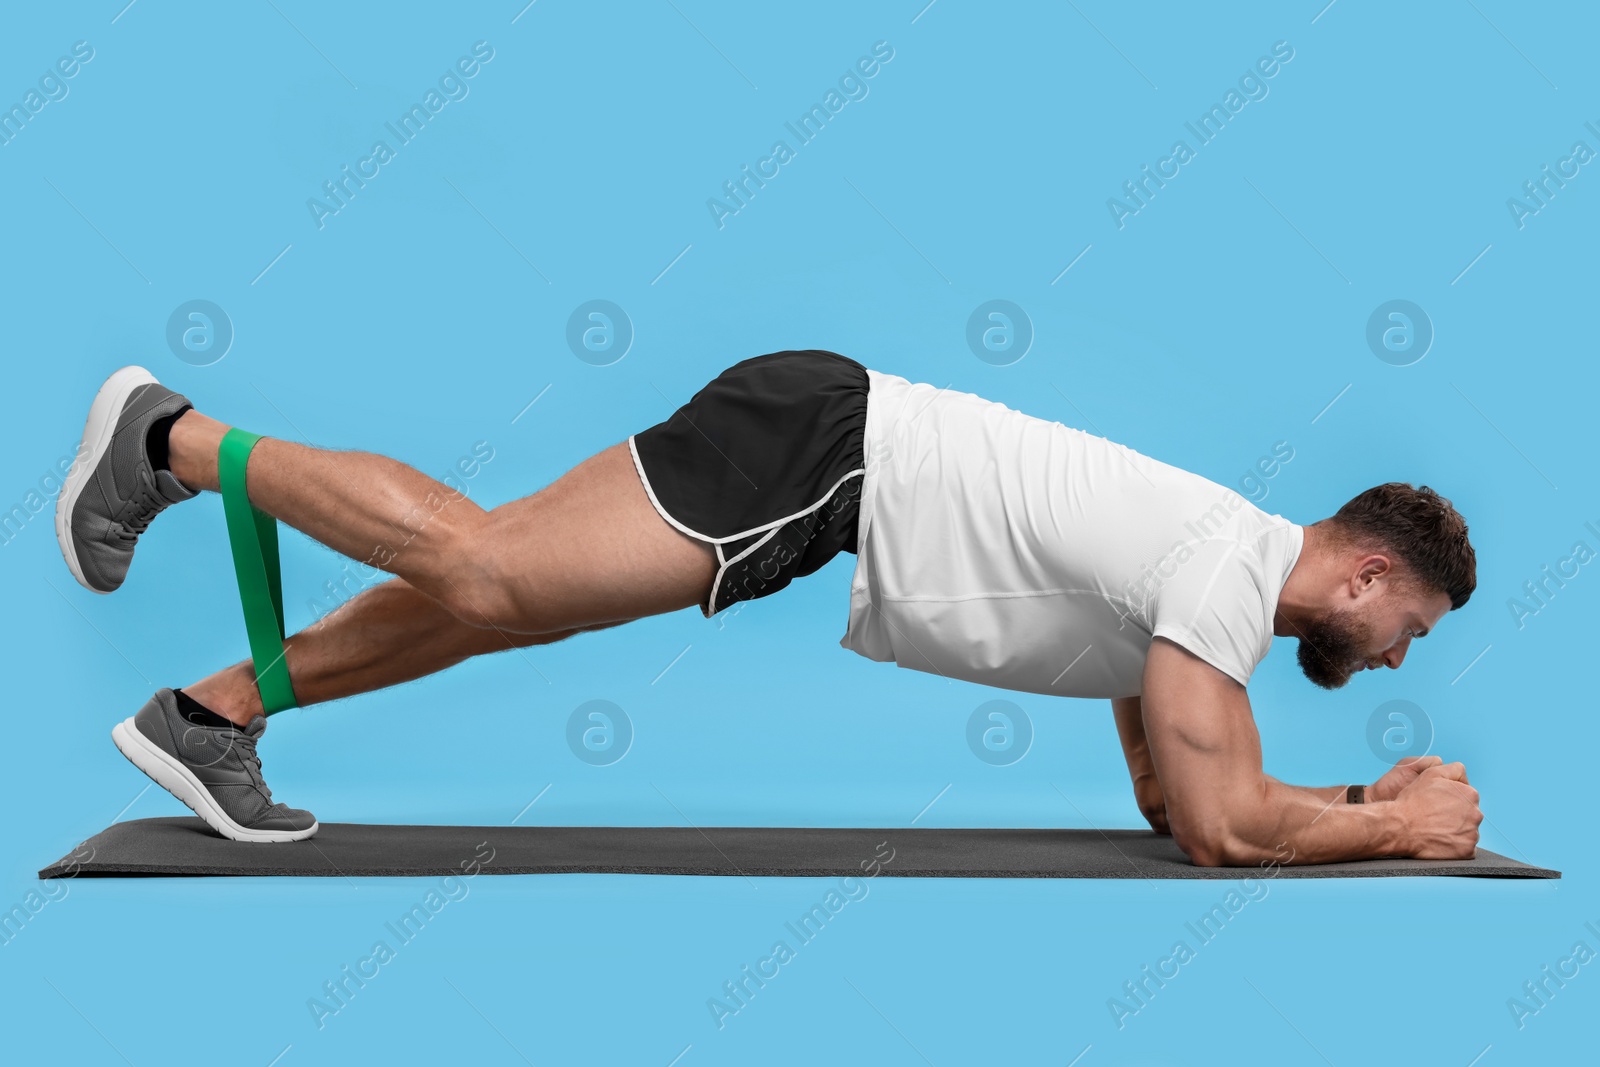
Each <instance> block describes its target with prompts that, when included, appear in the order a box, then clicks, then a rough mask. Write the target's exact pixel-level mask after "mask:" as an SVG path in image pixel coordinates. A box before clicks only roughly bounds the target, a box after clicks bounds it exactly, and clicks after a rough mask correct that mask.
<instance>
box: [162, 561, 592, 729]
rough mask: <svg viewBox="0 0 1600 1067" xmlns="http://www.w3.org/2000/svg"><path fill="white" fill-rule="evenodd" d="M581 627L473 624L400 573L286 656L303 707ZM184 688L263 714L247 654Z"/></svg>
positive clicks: (210, 704)
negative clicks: (512, 628)
mask: <svg viewBox="0 0 1600 1067" xmlns="http://www.w3.org/2000/svg"><path fill="white" fill-rule="evenodd" d="M601 625H602V626H604V625H610V624H601ZM599 628H601V627H600V626H595V627H587V629H599ZM577 632H578V631H577V630H561V631H558V632H556V633H548V634H515V633H508V632H503V631H497V630H486V629H484V628H482V627H478V626H470V625H468V624H467V623H464V622H462V621H461V620H460V619H458V618H456V617H455V616H454V615H451V614H450V613H449V612H448V611H446V610H445V609H444V608H443V607H441V606H440V604H439V602H438V601H436V600H434V599H433V598H432V597H429V596H425V595H423V594H422V593H419V592H417V591H416V590H415V589H413V588H412V587H411V586H409V585H407V584H406V582H405V579H403V578H394V579H391V580H390V581H387V582H384V583H383V584H382V585H379V586H375V587H373V588H371V589H367V590H364V591H362V592H361V593H359V594H357V595H356V596H355V597H353V598H351V599H350V600H349V601H347V602H346V603H344V604H342V605H340V606H339V608H338V609H337V610H335V611H333V612H331V613H329V614H328V615H326V616H324V617H323V618H321V619H319V620H318V621H317V622H315V623H313V624H312V625H310V626H308V627H306V628H305V629H304V630H301V631H300V632H299V633H297V634H295V635H294V636H293V637H291V638H289V640H288V642H287V648H288V651H287V653H286V657H285V658H286V661H287V662H288V663H290V664H291V665H292V666H291V671H290V675H291V677H292V679H293V682H294V691H295V696H296V697H297V698H298V699H299V702H300V706H301V707H309V706H311V705H312V704H321V703H324V702H326V701H329V700H340V699H342V698H344V697H348V696H355V695H356V694H358V693H370V692H372V691H373V690H375V689H384V688H387V687H389V686H391V685H399V684H400V683H402V682H409V681H412V680H413V679H416V678H422V677H424V676H426V675H429V674H435V673H437V672H439V671H442V670H445V669H446V668H448V667H453V666H455V665H456V664H457V663H461V662H463V661H464V660H468V659H471V658H472V657H473V656H481V655H484V654H485V653H490V652H504V651H507V650H508V649H515V648H527V647H529V646H530V645H547V644H553V643H554V642H556V641H560V640H562V639H563V638H566V637H571V636H572V635H573V634H575V633H577ZM183 691H184V692H185V693H188V694H189V695H190V696H191V697H193V698H194V699H196V700H198V701H199V702H200V703H201V704H204V705H205V706H206V707H207V708H209V709H211V710H212V711H214V712H216V713H217V714H218V715H221V716H222V717H224V718H226V719H229V720H231V721H233V722H235V723H237V724H239V725H240V726H243V725H245V724H246V723H248V722H249V721H250V720H251V719H252V718H254V717H255V716H257V715H260V714H261V713H262V707H261V694H260V693H259V692H258V691H257V690H256V673H255V666H254V665H253V664H252V663H251V662H250V661H249V660H244V661H243V662H240V663H235V664H234V665H233V666H231V667H224V668H223V669H222V670H220V671H218V672H217V673H215V674H213V675H211V676H209V677H207V678H205V679H202V680H201V681H198V682H196V683H194V684H193V685H187V686H184V687H183Z"/></svg>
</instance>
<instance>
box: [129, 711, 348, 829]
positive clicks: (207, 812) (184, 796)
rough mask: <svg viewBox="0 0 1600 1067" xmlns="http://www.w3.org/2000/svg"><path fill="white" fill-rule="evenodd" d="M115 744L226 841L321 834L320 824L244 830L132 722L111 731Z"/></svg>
mask: <svg viewBox="0 0 1600 1067" xmlns="http://www.w3.org/2000/svg"><path fill="white" fill-rule="evenodd" d="M111 740H113V741H115V742H116V743H117V748H118V749H119V750H120V751H121V752H122V754H123V755H124V756H126V757H128V762H130V763H132V764H133V765H134V766H135V767H137V768H139V769H140V770H141V771H143V772H144V773H145V774H147V775H149V776H150V779H151V781H153V782H155V783H156V785H159V786H160V787H161V788H163V789H165V790H166V791H167V792H169V793H171V794H172V795H173V796H175V797H177V798H178V799H179V800H181V801H183V802H184V803H185V804H187V805H188V806H189V808H190V810H191V811H193V812H194V813H195V814H196V815H198V816H200V818H202V819H204V820H205V822H206V825H207V826H210V827H211V828H212V829H213V830H215V831H216V832H217V833H219V834H221V835H222V836H223V837H228V838H232V839H233V840H235V841H303V840H305V839H306V838H308V837H310V836H311V835H312V834H314V833H316V832H317V827H318V823H317V822H316V821H315V820H313V821H312V823H311V826H310V827H309V828H307V829H305V830H250V829H247V828H245V827H243V826H240V825H239V824H238V823H236V822H234V821H233V820H232V819H230V818H228V816H227V815H226V814H225V813H224V812H223V810H222V809H221V808H220V807H218V806H217V802H216V801H215V800H213V799H211V793H210V791H209V790H207V789H206V787H205V786H204V785H202V784H200V779H198V778H196V777H195V776H194V772H193V771H191V770H189V768H187V767H185V766H184V765H183V764H182V763H180V762H178V760H176V759H174V758H173V757H172V756H170V755H168V754H167V753H166V752H164V751H162V750H161V748H160V747H159V746H157V745H155V744H154V743H152V742H151V741H150V740H149V738H147V737H145V736H144V734H142V733H140V732H139V728H138V727H137V726H135V725H134V724H133V719H132V718H128V719H124V720H123V721H121V722H119V723H117V725H115V726H113V727H112V728H111Z"/></svg>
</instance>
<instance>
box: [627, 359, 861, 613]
mask: <svg viewBox="0 0 1600 1067" xmlns="http://www.w3.org/2000/svg"><path fill="white" fill-rule="evenodd" d="M866 434H867V370H866V368H865V367H863V366H862V365H861V364H859V363H857V362H856V361H855V360H853V359H847V358H845V357H844V356H841V355H839V354H837V353H835V352H824V351H821V350H817V349H812V350H807V351H797V352H774V353H772V354H770V355H765V356H757V357H755V358H754V359H747V360H745V361H744V362H742V363H735V364H734V365H733V366H732V367H729V368H728V369H727V370H725V371H723V372H722V373H721V374H719V375H717V377H716V378H715V379H713V380H712V381H711V383H710V384H709V385H707V386H706V387H705V388H704V389H702V390H700V391H699V392H698V393H696V394H695V395H694V397H693V398H692V399H691V400H690V401H689V402H688V403H687V404H685V405H684V406H683V407H681V408H679V409H678V410H677V411H676V412H675V413H674V414H673V415H672V417H671V418H670V419H668V420H667V421H666V422H663V423H658V424H657V425H655V426H652V427H650V428H649V429H648V430H644V431H642V432H640V433H636V434H634V435H633V436H632V437H630V438H629V439H628V447H629V449H630V450H631V451H632V452H633V463H634V466H635V467H636V468H637V469H638V471H639V478H640V479H641V480H642V481H643V482H644V488H645V492H646V493H648V494H649V496H650V503H652V504H654V505H655V509H656V510H657V511H658V512H660V513H661V517H662V518H664V519H666V520H667V521H668V522H669V523H671V524H672V525H673V526H674V527H676V528H677V529H678V530H679V531H681V532H682V533H685V534H687V535H689V536H690V537H693V538H695V539H696V540H699V541H705V542H707V543H708V544H710V545H712V546H714V547H715V549H716V553H717V575H716V579H715V580H714V581H713V582H712V583H711V595H710V597H709V598H708V599H707V601H706V603H705V604H703V605H701V607H700V610H701V612H702V613H703V614H704V615H705V616H706V617H707V618H709V617H711V616H712V615H715V614H716V613H717V612H719V611H721V610H723V609H724V608H726V607H728V606H729V605H730V604H734V603H736V602H738V601H741V600H754V599H756V598H757V597H763V596H766V595H767V594H769V593H775V592H777V591H778V590H779V589H782V588H783V587H784V586H786V585H788V584H789V583H790V582H791V581H792V580H793V579H795V578H798V577H800V576H802V575H806V574H810V573H811V572H812V571H815V570H817V569H818V568H819V567H821V566H822V565H823V564H824V563H827V562H828V561H829V560H830V559H832V558H833V557H834V556H836V555H838V554H839V552H841V551H844V552H850V553H852V554H853V553H854V552H855V550H856V519H857V514H858V507H859V505H860V501H861V480H862V476H863V474H864V472H865V469H866V462H865V456H864V449H865V446H866Z"/></svg>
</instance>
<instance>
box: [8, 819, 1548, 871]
mask: <svg viewBox="0 0 1600 1067" xmlns="http://www.w3.org/2000/svg"><path fill="white" fill-rule="evenodd" d="M1286 855H1287V853H1286ZM475 869H476V870H475ZM476 871H481V872H483V873H486V874H572V873H590V874H719V875H743V876H757V875H800V876H848V875H857V876H865V875H896V876H901V877H912V878H1245V877H1256V878H1262V877H1274V878H1371V877H1384V876H1395V875H1466V876H1475V877H1490V878H1559V877H1561V873H1560V872H1559V871H1552V870H1546V869H1545V868H1543V867H1534V866H1530V865H1529V864H1526V863H1519V862H1517V861H1516V860H1513V859H1507V858H1506V857H1505V856H1501V855H1498V854H1496V853H1493V852H1490V851H1488V850H1486V849H1479V850H1478V854H1477V856H1476V857H1475V858H1473V859H1470V860H1403V859H1395V860H1364V861H1361V862H1358V863H1328V864H1322V865H1319V866H1282V867H1279V868H1277V869H1276V870H1275V871H1274V870H1265V871H1264V870H1262V869H1261V868H1259V867H1196V866H1194V865H1193V864H1191V863H1190V862H1189V861H1188V859H1187V858H1185V857H1184V855H1183V853H1182V852H1180V851H1178V846H1176V845H1174V844H1173V843H1172V839H1171V838H1170V837H1161V836H1159V835H1157V834H1154V833H1152V832H1151V831H1149V830H1106V831H1100V830H971V829H965V830H941V829H932V828H929V829H904V828H899V827H886V828H879V829H828V828H822V827H804V828H796V827H720V826H719V827H706V828H704V829H696V828H694V827H684V826H387V825H381V824H370V823H323V825H322V828H321V829H320V830H319V831H318V832H317V835H316V836H315V837H313V838H311V839H310V840H308V841H296V842H293V843H289V844H251V843H244V842H238V841H229V840H227V839H225V838H223V837H220V836H218V835H217V834H216V833H214V832H212V830H211V829H210V828H209V827H207V826H206V825H205V824H204V823H203V822H201V821H200V820H199V819H196V818H192V817H186V818H165V819H136V820H133V821H131V822H124V823H117V824H116V825H114V826H111V827H110V828H108V829H106V830H103V831H101V832H100V833H98V834H96V835H95V836H94V837H91V838H89V840H87V841H85V842H84V843H83V844H82V845H80V846H78V848H76V849H74V850H73V851H72V852H70V853H68V854H67V855H66V856H63V857H62V858H61V859H60V860H58V861H56V862H55V863H53V864H51V865H50V866H48V867H46V868H45V869H44V870H42V871H40V872H39V877H40V878H66V877H86V876H89V877H92V876H117V875H299V876H305V875H322V876H330V875H331V876H348V875H438V876H442V875H451V874H463V873H476Z"/></svg>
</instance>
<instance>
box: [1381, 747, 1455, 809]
mask: <svg viewBox="0 0 1600 1067" xmlns="http://www.w3.org/2000/svg"><path fill="white" fill-rule="evenodd" d="M1443 764H1444V760H1442V759H1440V758H1439V757H1438V756H1418V757H1416V758H1415V759H1404V760H1401V761H1400V762H1399V763H1396V764H1395V765H1394V766H1393V767H1390V768H1389V769H1388V770H1387V771H1385V772H1384V775H1383V777H1382V778H1379V779H1378V780H1377V781H1376V782H1373V783H1372V785H1370V786H1368V787H1367V800H1368V801H1369V802H1376V801H1380V800H1393V799H1395V798H1396V797H1398V796H1399V795H1400V791H1401V790H1402V789H1404V788H1405V787H1406V786H1408V785H1410V784H1411V783H1412V782H1415V781H1416V780H1417V779H1418V778H1419V777H1421V775H1422V772H1423V771H1426V770H1427V769H1428V768H1430V767H1439V766H1442V765H1443ZM1451 766H1452V767H1455V768H1457V769H1458V770H1459V772H1460V773H1459V778H1460V780H1461V781H1463V782H1465V781H1466V780H1467V769H1466V768H1465V767H1463V766H1461V764H1459V763H1453V764H1451Z"/></svg>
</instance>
